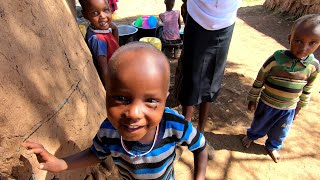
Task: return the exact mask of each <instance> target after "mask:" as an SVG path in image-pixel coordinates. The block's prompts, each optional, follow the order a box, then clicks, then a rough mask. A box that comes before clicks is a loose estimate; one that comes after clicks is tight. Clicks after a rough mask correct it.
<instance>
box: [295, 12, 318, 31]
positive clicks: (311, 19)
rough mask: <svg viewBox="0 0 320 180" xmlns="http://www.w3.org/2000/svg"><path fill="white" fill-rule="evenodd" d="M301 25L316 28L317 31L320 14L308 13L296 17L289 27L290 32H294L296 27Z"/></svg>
mask: <svg viewBox="0 0 320 180" xmlns="http://www.w3.org/2000/svg"><path fill="white" fill-rule="evenodd" d="M301 27H303V28H307V29H311V30H312V29H313V30H317V31H318V32H319V31H320V30H319V29H320V14H308V15H305V16H302V17H300V18H299V19H297V20H296V21H295V22H294V24H293V26H292V28H291V34H292V33H294V32H295V30H296V29H298V28H301Z"/></svg>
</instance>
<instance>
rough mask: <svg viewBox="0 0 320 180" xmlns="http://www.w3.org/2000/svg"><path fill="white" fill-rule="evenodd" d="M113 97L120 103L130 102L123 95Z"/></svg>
mask: <svg viewBox="0 0 320 180" xmlns="http://www.w3.org/2000/svg"><path fill="white" fill-rule="evenodd" d="M113 99H114V100H115V101H118V102H122V103H126V104H128V103H130V100H129V98H126V97H124V96H114V97H113Z"/></svg>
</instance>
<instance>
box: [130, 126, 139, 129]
mask: <svg viewBox="0 0 320 180" xmlns="http://www.w3.org/2000/svg"><path fill="white" fill-rule="evenodd" d="M129 128H132V129H134V128H138V126H129Z"/></svg>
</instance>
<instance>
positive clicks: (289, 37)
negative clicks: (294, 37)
mask: <svg viewBox="0 0 320 180" xmlns="http://www.w3.org/2000/svg"><path fill="white" fill-rule="evenodd" d="M290 40H291V34H289V35H288V42H289V44H290V43H291V42H290Z"/></svg>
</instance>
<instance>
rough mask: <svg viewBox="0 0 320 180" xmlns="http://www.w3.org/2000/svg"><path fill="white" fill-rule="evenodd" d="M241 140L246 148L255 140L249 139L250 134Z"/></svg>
mask: <svg viewBox="0 0 320 180" xmlns="http://www.w3.org/2000/svg"><path fill="white" fill-rule="evenodd" d="M241 142H242V145H243V146H244V147H245V148H249V147H250V145H251V143H252V142H253V140H251V139H249V138H248V136H245V137H244V138H242V139H241Z"/></svg>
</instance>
